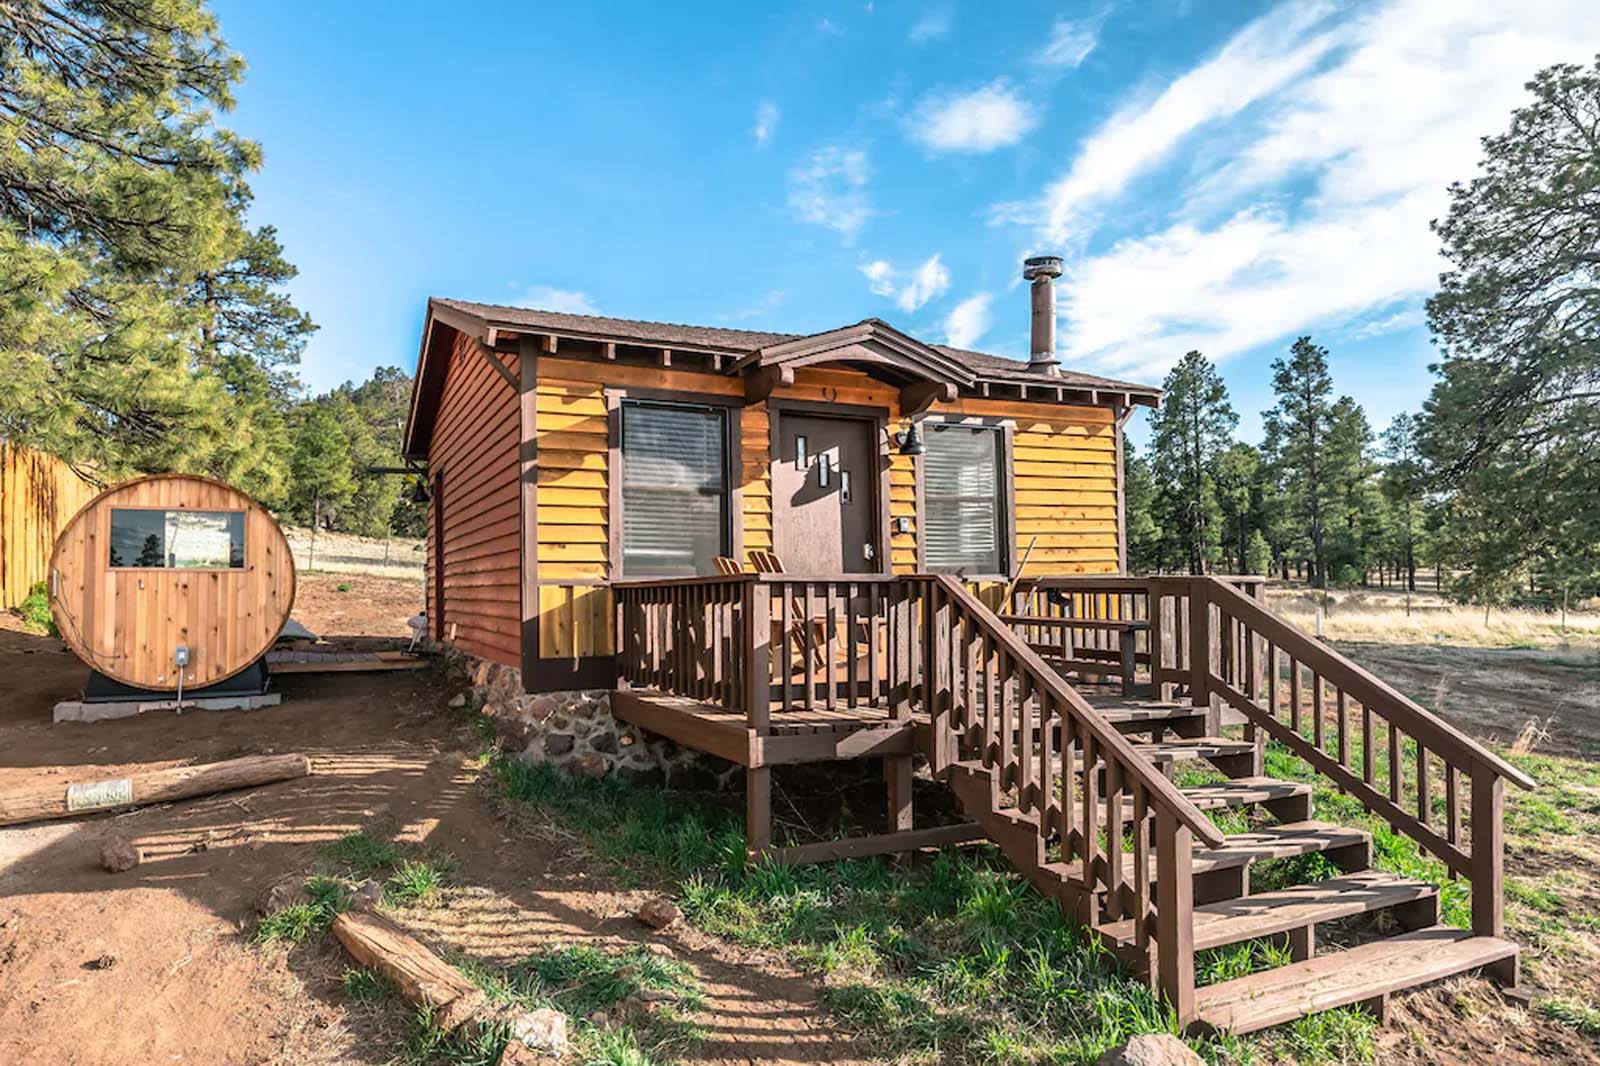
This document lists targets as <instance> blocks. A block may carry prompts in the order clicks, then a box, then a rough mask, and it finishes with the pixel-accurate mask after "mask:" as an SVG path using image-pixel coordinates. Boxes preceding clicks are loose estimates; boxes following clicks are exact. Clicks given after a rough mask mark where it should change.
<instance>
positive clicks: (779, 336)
mask: <svg viewBox="0 0 1600 1066" xmlns="http://www.w3.org/2000/svg"><path fill="white" fill-rule="evenodd" d="M431 302H432V303H434V304H437V305H439V306H442V307H447V308H450V309H452V310H455V311H459V312H461V313H462V314H467V315H472V316H473V317H474V318H480V319H483V320H484V321H485V322H487V323H489V324H491V325H495V326H501V327H505V328H514V327H518V326H520V327H523V328H525V329H531V330H551V331H553V332H557V333H568V334H574V335H578V336H594V337H604V338H609V339H617V340H621V339H628V340H636V341H639V342H641V343H644V344H659V345H662V346H664V347H668V348H670V347H673V346H677V347H681V348H703V349H709V350H712V351H719V352H737V353H740V354H748V353H750V352H754V351H757V350H759V349H761V348H765V347H767V346H768V345H772V344H781V343H782V342H784V341H791V340H796V339H798V338H800V337H803V336H806V335H807V334H803V333H762V332H758V331H756V330H748V329H725V328H723V327H721V326H690V325H684V324H681V323H677V322H645V321H640V320H638V319H631V318H607V317H604V316H601V315H575V314H570V313H568V312H566V311H541V310H538V309H536V308H530V307H505V306H502V305H499V304H481V303H473V302H471V301H468V300H449V299H444V298H442V297H434V298H433V300H432V301H431ZM929 347H931V348H933V349H934V350H936V351H939V352H941V353H943V354H945V355H947V356H950V357H951V358H953V359H956V360H959V361H960V362H962V363H964V364H965V365H966V366H968V367H969V368H970V369H972V371H973V372H975V373H977V374H979V375H981V376H983V377H1002V378H1019V379H1022V380H1037V379H1038V375H1037V373H1036V372H1034V371H1031V370H1029V369H1028V364H1027V363H1025V362H1023V361H1022V360H1020V359H1008V358H1006V357H1005V356H1003V355H991V354H989V353H988V352H974V351H969V350H968V349H965V348H952V347H949V346H948V345H944V344H932V345H929ZM1058 380H1059V383H1060V384H1062V385H1067V386H1071V387H1077V388H1091V389H1112V390H1120V389H1128V390H1132V391H1135V392H1141V393H1153V392H1155V391H1156V390H1155V389H1154V388H1152V387H1151V386H1149V385H1139V384H1136V383H1134V382H1130V381H1118V380H1117V379H1115V378H1107V377H1101V376H1099V375H1096V374H1084V373H1080V372H1078V371H1076V370H1066V369H1063V370H1062V371H1061V376H1060V378H1059V379H1058Z"/></svg>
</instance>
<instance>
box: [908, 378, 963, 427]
mask: <svg viewBox="0 0 1600 1066" xmlns="http://www.w3.org/2000/svg"><path fill="white" fill-rule="evenodd" d="M957 391H958V390H957V389H956V386H955V383H954V382H950V381H913V382H912V383H911V384H909V385H907V386H905V387H904V388H902V389H901V390H900V414H901V415H902V416H903V417H905V418H915V417H916V416H917V415H920V414H922V413H923V412H924V411H926V410H928V408H930V407H932V406H933V405H934V404H936V403H955V402H956V393H957Z"/></svg>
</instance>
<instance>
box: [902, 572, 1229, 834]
mask: <svg viewBox="0 0 1600 1066" xmlns="http://www.w3.org/2000/svg"><path fill="white" fill-rule="evenodd" d="M918 577H919V578H920V579H922V580H928V579H930V578H931V579H932V580H933V581H936V582H937V583H938V584H939V585H940V586H941V587H942V588H943V589H944V590H945V591H946V593H948V594H949V596H950V597H951V598H952V599H953V600H955V601H956V602H958V603H960V604H961V606H962V609H963V610H965V611H966V612H967V613H968V614H970V615H972V616H974V617H976V618H978V619H979V620H980V621H981V622H983V624H984V626H985V627H986V628H987V629H989V630H990V631H991V633H990V636H991V638H992V639H993V640H994V641H995V643H996V644H997V645H1000V646H1003V647H1004V650H1005V652H1006V654H1007V655H1009V656H1010V657H1011V658H1012V659H1013V660H1014V661H1015V662H1017V663H1019V664H1022V665H1024V666H1025V667H1026V668H1027V670H1028V673H1029V674H1030V675H1031V676H1030V678H1029V680H1030V681H1031V682H1032V683H1033V684H1035V685H1038V686H1039V687H1041V688H1043V689H1045V690H1047V691H1048V692H1049V694H1050V696H1051V698H1052V699H1055V700H1057V701H1058V702H1060V703H1061V704H1062V705H1064V706H1066V707H1068V708H1070V709H1071V711H1072V714H1073V715H1074V717H1076V718H1078V719H1080V720H1081V721H1082V722H1083V723H1084V725H1085V726H1086V727H1087V728H1088V730H1089V731H1090V732H1091V733H1092V734H1093V735H1094V739H1095V743H1096V744H1098V745H1101V746H1102V747H1103V748H1105V749H1106V750H1108V751H1110V752H1112V753H1114V754H1115V755H1116V756H1117V759H1118V761H1119V762H1120V763H1122V764H1123V766H1124V768H1125V770H1124V772H1127V773H1130V774H1131V775H1132V776H1133V777H1134V778H1135V779H1136V781H1137V783H1138V784H1139V785H1141V786H1142V787H1143V788H1144V789H1145V790H1146V791H1147V792H1149V794H1150V795H1151V796H1152V797H1153V798H1155V799H1156V800H1158V801H1159V803H1160V804H1161V805H1162V806H1165V807H1166V808H1167V809H1168V811H1169V812H1170V813H1171V814H1172V816H1173V817H1174V818H1176V819H1177V821H1178V823H1179V824H1181V825H1183V826H1185V827H1187V828H1188V829H1189V830H1190V832H1192V833H1194V835H1195V838H1196V839H1198V840H1200V841H1202V842H1203V843H1204V844H1205V845H1206V846H1207V847H1211V848H1217V847H1221V846H1223V844H1224V843H1226V838H1225V837H1224V836H1223V834H1222V831H1221V830H1219V829H1218V828H1217V827H1216V826H1215V825H1214V824H1213V823H1212V821H1211V819H1209V818H1207V817H1206V816H1205V815H1204V814H1203V813H1202V812H1201V811H1200V808H1199V807H1196V806H1195V805H1194V803H1193V801H1191V800H1190V799H1189V798H1188V797H1187V796H1185V795H1184V794H1183V793H1182V792H1180V791H1179V790H1178V786H1177V785H1175V784H1173V783H1172V781H1171V780H1170V779H1168V778H1167V776H1166V775H1165V774H1163V773H1161V771H1160V770H1158V769H1157V768H1156V767H1155V765H1154V764H1153V763H1151V762H1150V761H1149V760H1148V759H1145V758H1144V757H1143V756H1141V755H1140V754H1139V753H1138V752H1137V751H1135V750H1134V747H1133V744H1132V743H1131V742H1130V741H1129V740H1128V738H1127V737H1125V736H1123V735H1122V732H1121V731H1120V730H1118V729H1117V728H1116V727H1115V726H1113V725H1112V724H1111V723H1110V722H1108V721H1106V720H1105V718H1104V717H1102V716H1101V714H1100V712H1098V711H1096V710H1095V709H1094V707H1093V706H1092V705H1091V704H1090V703H1089V701H1088V700H1086V699H1084V698H1083V696H1082V695H1081V694H1080V693H1079V692H1078V691H1077V690H1076V689H1074V688H1073V687H1072V686H1071V685H1069V684H1067V682H1066V681H1065V680H1063V679H1062V677H1061V675H1060V674H1058V673H1057V672H1056V671H1055V670H1054V669H1053V668H1052V667H1051V666H1050V664H1048V663H1046V662H1045V661H1044V659H1042V658H1041V657H1040V656H1039V654H1038V653H1037V652H1035V651H1034V650H1033V649H1032V648H1030V647H1028V645H1027V642H1026V641H1024V640H1023V639H1022V638H1021V637H1020V636H1018V635H1017V633H1016V631H1015V630H1013V629H1012V628H1011V627H1010V626H1009V625H1007V624H1006V623H1005V622H1003V621H1001V620H1000V618H999V616H998V615H996V614H995V613H994V612H993V611H992V610H990V609H989V607H988V606H987V605H985V604H984V602H983V601H982V600H980V599H978V597H977V596H975V595H973V594H972V592H971V591H970V590H969V589H968V588H967V587H966V586H965V585H963V584H962V583H961V582H960V581H958V580H956V579H955V578H954V577H951V576H950V575H948V574H932V575H918Z"/></svg>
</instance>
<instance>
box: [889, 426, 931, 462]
mask: <svg viewBox="0 0 1600 1066" xmlns="http://www.w3.org/2000/svg"><path fill="white" fill-rule="evenodd" d="M894 439H895V442H896V443H897V444H899V445H900V454H901V455H921V454H922V453H923V451H924V450H925V447H924V445H923V443H922V431H921V430H920V429H918V428H917V423H915V422H913V423H911V425H910V426H909V427H908V428H906V429H903V430H901V431H900V432H899V433H896V434H895V435H894Z"/></svg>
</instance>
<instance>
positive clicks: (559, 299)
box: [514, 285, 600, 315]
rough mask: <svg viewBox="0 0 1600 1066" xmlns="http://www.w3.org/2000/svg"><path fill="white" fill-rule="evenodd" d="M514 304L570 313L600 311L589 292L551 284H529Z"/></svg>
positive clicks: (580, 313)
mask: <svg viewBox="0 0 1600 1066" xmlns="http://www.w3.org/2000/svg"><path fill="white" fill-rule="evenodd" d="M514 306H516V307H532V308H537V309H538V310H540V311H564V312H566V313H567V314H570V315H598V314H599V313H600V311H599V309H598V308H596V307H595V305H594V302H593V301H592V300H590V299H589V294H588V293H586V292H579V291H577V290H576V289H557V288H555V287H554V286H551V285H529V286H528V287H527V288H526V289H525V290H523V293H522V298H521V299H519V300H517V301H516V302H515V304H514Z"/></svg>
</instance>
